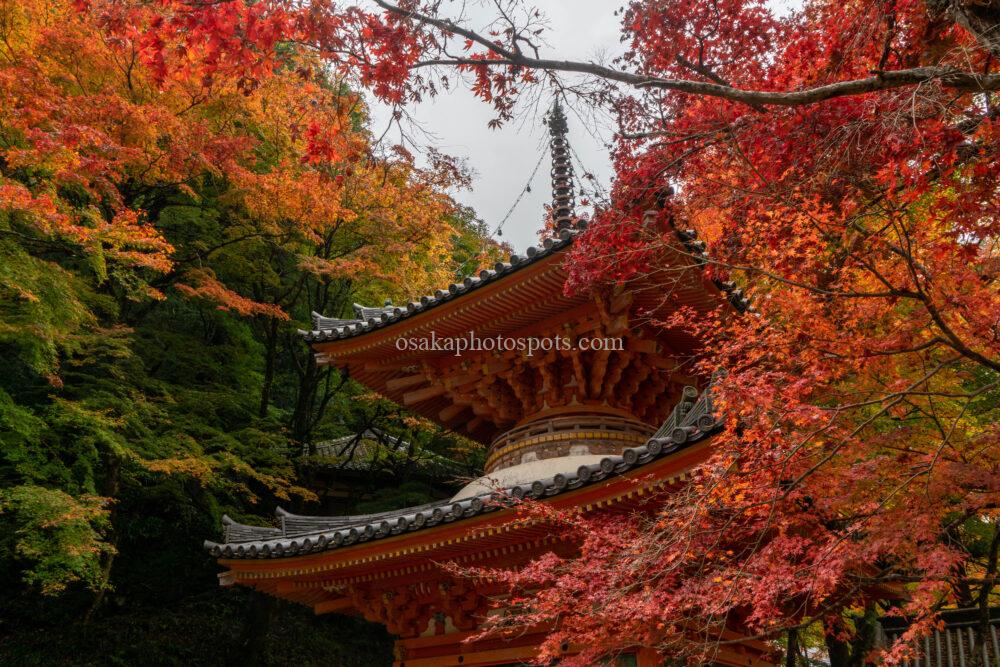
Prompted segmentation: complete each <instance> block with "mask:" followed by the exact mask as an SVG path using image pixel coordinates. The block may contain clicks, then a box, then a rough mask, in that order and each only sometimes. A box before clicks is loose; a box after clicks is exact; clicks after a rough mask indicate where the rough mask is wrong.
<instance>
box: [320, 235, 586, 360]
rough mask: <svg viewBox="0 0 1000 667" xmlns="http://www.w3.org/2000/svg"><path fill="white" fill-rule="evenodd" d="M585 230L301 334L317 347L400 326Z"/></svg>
mask: <svg viewBox="0 0 1000 667" xmlns="http://www.w3.org/2000/svg"><path fill="white" fill-rule="evenodd" d="M585 228H586V225H585V223H583V222H582V221H581V222H580V223H578V225H577V226H576V228H574V229H564V230H562V231H561V232H560V234H559V237H558V238H549V239H545V241H544V242H542V244H541V245H539V246H532V247H530V248H528V250H527V251H526V252H525V253H524V254H517V253H515V254H512V255H511V256H510V259H509V261H507V262H497V263H496V264H495V265H494V266H493V268H492V269H483V270H482V271H480V272H479V275H477V276H468V277H466V278H465V280H463V281H462V282H460V283H451V284H450V285H448V286H447V287H444V288H441V289H438V290H435V291H434V294H428V295H425V296H421V297H420V298H419V299H415V300H413V301H410V302H409V303H407V304H406V305H405V306H394V305H392V302H390V301H386V303H385V305H383V306H381V307H368V306H362V305H360V304H354V312H355V315H357V317H356V318H354V319H340V318H334V317H324V316H323V315H320V314H319V313H313V331H303V332H301V333H302V335H303V337H304V338H305V340H306V341H307V342H310V343H319V342H324V341H330V340H337V339H341V338H352V337H354V336H360V335H362V334H365V333H368V332H370V331H374V330H375V329H379V328H381V327H384V326H387V325H389V324H393V323H395V322H399V321H400V320H403V319H406V318H408V317H412V316H414V315H417V314H419V313H422V312H425V311H427V310H430V309H432V308H435V307H437V306H440V305H442V304H444V303H446V302H448V301H451V300H452V299H455V298H456V297H459V296H462V295H464V294H468V293H469V292H473V291H475V290H477V289H479V288H481V287H484V286H486V285H488V284H490V283H492V282H494V281H496V280H498V279H500V278H502V277H504V276H507V275H510V274H512V273H514V272H516V271H519V270H521V269H524V268H526V267H528V266H530V265H532V264H534V263H536V262H538V261H540V260H542V259H544V258H546V257H548V256H550V255H552V254H554V253H556V252H559V251H561V250H564V249H566V248H568V247H569V246H570V245H571V244H572V243H573V239H574V237H575V236H576V235H577V234H579V233H580V232H581V231H583V230H584V229H585Z"/></svg>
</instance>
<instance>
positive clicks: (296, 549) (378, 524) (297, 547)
mask: <svg viewBox="0 0 1000 667" xmlns="http://www.w3.org/2000/svg"><path fill="white" fill-rule="evenodd" d="M688 396H690V394H688V395H687V396H685V398H687V397H688ZM719 425H720V422H719V421H718V419H717V417H716V415H715V414H714V411H713V406H712V399H711V388H709V389H706V390H705V391H703V392H702V393H701V395H700V396H699V397H698V399H697V401H694V402H693V403H692V402H691V401H682V402H681V403H679V404H678V405H677V406H675V408H674V410H673V411H672V412H671V413H670V416H669V417H668V419H667V420H666V422H665V423H664V424H663V426H661V428H660V429H659V430H658V431H657V432H656V433H655V434H654V435H653V436H652V437H651V438H649V440H648V441H647V442H646V444H644V445H641V446H639V447H631V448H628V449H626V450H624V451H623V452H622V453H621V455H611V456H604V457H602V458H600V459H599V460H598V461H597V462H594V463H589V464H584V465H579V466H578V467H576V468H575V469H563V470H561V471H560V472H556V473H554V474H551V475H547V476H545V477H543V478H539V479H534V480H532V481H530V482H528V481H524V482H522V483H518V484H515V485H513V486H508V487H506V488H498V489H496V490H493V491H490V492H487V493H481V494H478V495H474V496H471V497H468V496H463V494H462V493H461V492H460V493H459V494H458V495H457V496H455V498H456V499H449V500H441V501H437V502H433V503H428V504H426V505H420V506H417V507H408V508H404V509H400V510H394V511H389V512H379V513H376V514H360V515H353V516H340V517H310V516H299V515H295V514H291V513H288V512H286V511H284V510H282V509H280V508H279V509H278V510H277V517H278V523H279V527H262V526H248V525H244V524H240V523H237V522H235V521H233V520H232V519H229V518H228V517H224V518H223V524H224V526H225V537H224V541H223V542H222V543H216V542H212V541H206V542H205V548H206V549H207V550H208V551H209V552H210V553H211V554H212V555H213V556H216V557H222V558H234V559H266V558H281V557H287V556H301V555H306V554H311V553H318V552H323V551H329V550H332V549H337V548H339V547H346V546H349V545H352V544H356V543H359V542H368V541H374V540H379V539H382V538H386V537H390V536H393V535H399V534H401V533H405V532H412V531H418V530H425V529H428V528H432V527H434V526H437V525H440V524H444V523H451V522H455V521H461V520H464V519H469V518H471V517H474V516H478V515H480V514H484V513H487V512H493V511H496V510H498V509H502V508H503V507H504V506H505V505H507V504H509V503H510V502H511V500H512V499H514V500H517V499H523V498H535V499H544V498H549V497H552V496H556V495H559V494H561V493H564V492H567V491H572V490H575V489H579V488H581V487H584V486H588V485H592V484H596V483H598V482H601V481H603V480H606V479H608V478H612V477H616V476H619V475H622V474H625V473H627V472H631V471H633V470H636V469H638V468H641V467H642V466H644V465H647V464H649V463H652V462H653V461H656V460H659V459H661V458H663V457H666V456H668V455H670V454H673V453H675V452H677V451H679V450H681V449H683V448H685V447H688V446H690V445H692V444H694V443H696V442H699V441H701V440H703V439H705V438H706V437H708V436H710V435H711V434H713V433H714V432H716V431H717V430H718V429H719ZM571 459H572V461H571ZM578 459H579V457H575V456H569V457H565V460H564V461H563V462H564V463H569V464H572V463H576V462H577V460H578ZM558 463H559V460H558V459H550V460H548V461H547V462H546V464H547V466H549V468H550V469H552V468H553V467H558ZM480 484H482V485H484V486H489V484H490V480H489V478H486V479H483V480H481V481H480Z"/></svg>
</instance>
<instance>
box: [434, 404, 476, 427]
mask: <svg viewBox="0 0 1000 667" xmlns="http://www.w3.org/2000/svg"><path fill="white" fill-rule="evenodd" d="M468 408H469V406H468V405H459V404H457V403H455V404H453V405H449V406H448V407H446V408H445V409H444V410H442V411H441V412H440V413H438V418H439V419H440V420H441V421H443V422H445V423H448V422H450V421H451V420H453V419H455V418H456V417H458V416H459V415H460V414H462V413H463V412H465V411H466V410H467V409H468Z"/></svg>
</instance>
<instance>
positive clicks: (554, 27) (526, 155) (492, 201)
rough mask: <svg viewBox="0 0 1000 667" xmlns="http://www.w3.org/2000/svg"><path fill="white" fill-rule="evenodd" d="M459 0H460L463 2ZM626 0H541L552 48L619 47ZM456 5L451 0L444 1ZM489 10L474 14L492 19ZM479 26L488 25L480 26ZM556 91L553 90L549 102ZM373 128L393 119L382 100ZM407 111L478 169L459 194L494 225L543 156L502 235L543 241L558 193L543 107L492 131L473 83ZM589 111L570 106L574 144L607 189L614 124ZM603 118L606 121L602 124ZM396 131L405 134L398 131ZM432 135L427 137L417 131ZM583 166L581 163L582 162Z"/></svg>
mask: <svg viewBox="0 0 1000 667" xmlns="http://www.w3.org/2000/svg"><path fill="white" fill-rule="evenodd" d="M456 4H457V3H456ZM621 4H622V3H621V2H620V0H536V5H537V6H538V7H539V8H541V9H542V11H543V12H544V13H545V14H546V15H547V16H548V17H549V20H550V26H549V30H547V31H546V33H547V34H546V40H547V42H548V44H549V47H548V48H547V49H545V51H543V54H542V55H543V56H545V55H546V54H549V55H555V54H558V55H559V56H560V57H564V58H570V59H576V60H587V59H594V58H597V57H600V56H601V54H617V53H619V52H620V50H621V45H620V44H619V42H618V37H619V34H620V33H619V22H618V19H617V18H616V17H615V16H614V11H615V9H617V8H618V7H620V6H621ZM443 5H444V7H446V8H447V7H448V5H449V3H443ZM489 16H490V14H488V13H487V12H485V11H482V10H480V11H478V12H476V13H475V14H473V23H475V20H476V18H478V19H479V20H480V21H483V20H487V18H488V17H489ZM476 27H481V26H479V25H476ZM550 100H551V97H549V96H548V95H546V96H545V97H544V98H543V100H542V101H543V102H545V103H548V102H549V101H550ZM371 104H372V112H373V128H372V129H373V130H374V131H375V132H376V133H381V132H382V130H383V129H384V128H385V127H386V124H387V123H388V120H389V114H390V111H389V109H387V108H386V107H384V106H382V105H379V104H378V103H377V102H374V101H373V102H371ZM407 111H408V112H409V113H410V114H411V115H412V116H413V117H414V118H415V120H416V121H417V122H418V123H419V124H420V126H421V127H422V128H423V130H426V131H427V132H430V133H432V134H433V135H434V138H433V143H434V145H435V146H436V147H437V148H438V149H439V150H441V151H443V152H444V153H447V154H449V155H453V156H456V157H460V158H465V159H466V160H467V161H468V164H469V166H470V167H472V169H473V170H474V171H475V179H474V182H473V186H472V190H471V191H464V192H456V193H454V195H455V197H456V199H458V200H459V201H460V202H462V203H463V204H466V205H468V206H471V207H473V208H474V209H475V210H476V213H477V214H478V215H479V217H480V218H481V219H483V220H484V221H486V223H487V224H488V225H489V227H490V230H491V231H492V230H495V229H496V227H497V225H498V224H500V222H501V220H502V219H503V217H504V216H505V215H506V213H507V211H508V210H509V209H510V207H511V206H512V205H513V204H514V201H515V200H516V199H517V197H518V195H519V194H520V193H521V191H522V190H523V189H524V186H525V184H526V183H527V182H528V177H529V175H530V174H531V172H532V169H534V167H535V165H536V164H537V163H538V159H539V157H542V156H543V154H544V157H543V161H542V164H541V166H540V168H539V169H538V172H537V174H536V175H535V178H534V179H533V180H532V182H531V192H529V193H526V194H525V195H524V197H523V199H522V200H521V201H520V203H519V204H518V205H517V207H516V208H515V209H514V212H513V214H512V215H511V216H510V218H509V219H508V220H507V222H506V223H505V224H504V226H503V235H502V236H500V237H498V238H500V239H501V240H504V241H507V242H508V243H510V244H511V246H512V247H513V248H514V250H517V251H523V250H524V249H525V248H526V247H528V246H529V245H533V244H535V243H537V242H538V236H537V231H538V230H539V228H540V227H541V224H542V215H543V209H542V206H543V204H544V203H546V202H548V201H549V200H550V198H551V188H550V186H549V182H550V177H549V156H548V133H547V131H546V129H545V127H544V126H543V125H542V121H541V117H540V116H541V113H542V112H543V111H544V109H539V110H538V111H537V114H536V113H534V110H533V109H530V108H527V109H524V110H523V112H522V113H521V114H520V115H519V117H518V118H517V119H515V120H514V121H513V122H511V123H508V124H506V125H504V126H502V127H501V128H500V129H498V130H491V129H490V128H489V127H487V123H489V121H490V120H491V119H492V118H494V117H495V115H494V113H493V110H492V107H491V106H490V105H489V104H487V103H485V102H483V101H482V100H480V99H477V98H475V97H473V95H472V93H470V92H469V90H468V89H467V88H466V87H459V88H456V89H453V90H452V91H450V92H446V93H444V94H441V95H439V96H438V97H437V98H434V99H433V100H429V101H426V102H423V103H421V104H419V105H411V106H409V107H408V108H407ZM580 111H581V112H583V113H585V114H586V117H583V118H581V117H578V116H577V115H575V114H574V113H573V112H572V110H571V111H570V113H569V116H570V117H569V128H570V132H569V134H570V145H571V146H572V147H573V149H574V150H575V151H576V153H577V155H578V156H579V159H580V161H581V162H582V163H583V165H584V166H585V167H586V169H587V170H588V171H589V172H590V173H592V174H593V175H594V176H595V177H596V178H597V181H598V182H599V184H600V186H601V187H603V188H604V189H605V190H607V188H608V184H609V182H610V180H611V174H612V172H611V164H610V159H609V157H608V148H607V144H608V143H609V142H610V138H611V131H610V129H609V127H608V126H607V124H606V123H605V122H602V120H601V119H600V118H594V117H593V113H592V111H591V110H586V109H581V110H580ZM598 125H603V127H598ZM393 132H394V134H393V133H391V134H390V135H389V138H391V139H393V140H395V141H398V137H399V135H398V132H396V131H395V130H394V131H393ZM416 138H417V139H418V140H423V141H426V140H427V138H426V137H423V138H421V137H416ZM575 168H576V169H577V171H579V167H575Z"/></svg>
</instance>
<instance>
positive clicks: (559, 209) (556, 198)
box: [548, 98, 576, 232]
mask: <svg viewBox="0 0 1000 667" xmlns="http://www.w3.org/2000/svg"><path fill="white" fill-rule="evenodd" d="M548 125H549V135H550V136H551V140H550V143H549V145H550V147H551V152H552V221H553V223H554V224H555V230H556V232H558V231H560V230H563V229H569V228H572V227H573V226H575V224H576V202H575V201H574V195H573V163H572V162H571V160H570V152H569V140H568V139H567V138H566V132H567V130H568V129H569V126H568V125H567V123H566V114H564V113H563V109H562V105H561V104H560V103H559V99H558V98H556V101H555V102H554V103H553V105H552V111H551V112H550V113H549V119H548Z"/></svg>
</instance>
